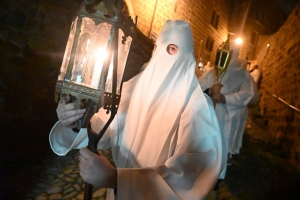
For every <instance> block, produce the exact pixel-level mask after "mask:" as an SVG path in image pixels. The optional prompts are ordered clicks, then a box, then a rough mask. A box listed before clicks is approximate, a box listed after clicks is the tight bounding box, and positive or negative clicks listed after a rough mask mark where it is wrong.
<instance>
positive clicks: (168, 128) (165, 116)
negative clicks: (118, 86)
mask: <svg viewBox="0 0 300 200" xmlns="http://www.w3.org/2000/svg"><path fill="white" fill-rule="evenodd" d="M169 44H174V45H176V46H177V47H178V52H177V53H176V54H175V55H170V54H169V53H168V52H167V50H168V49H167V48H168V45H169ZM193 50H194V47H193V38H192V32H191V29H190V26H189V24H188V23H186V22H184V21H180V20H177V21H171V20H169V21H167V22H166V24H165V26H164V28H163V29H162V31H161V33H160V35H159V37H158V38H157V41H156V49H155V50H154V52H153V56H152V58H151V60H150V61H149V64H148V66H147V67H146V68H145V70H144V71H143V72H141V73H140V74H138V75H137V76H135V77H133V78H132V79H131V80H129V81H128V82H125V83H124V85H123V91H122V97H121V102H120V105H119V109H118V112H117V115H116V116H115V118H114V120H113V122H112V123H111V124H110V126H109V128H108V130H107V131H106V133H105V134H104V136H103V138H102V139H101V140H100V142H99V145H98V147H99V149H107V148H111V151H112V155H113V160H114V163H115V165H116V167H117V182H118V185H117V191H118V192H117V195H115V196H114V194H113V191H112V190H111V189H108V193H107V199H114V198H115V199H121V200H133V199H141V200H147V199H149V200H150V199H151V200H153V199H155V200H166V199H168V200H169V199H170V200H177V199H188V200H193V199H197V200H199V199H205V197H206V196H207V195H208V193H209V192H210V191H211V190H212V189H213V187H214V185H215V183H216V181H217V180H218V177H219V175H220V172H221V169H222V168H223V166H224V164H225V162H226V160H225V159H224V158H225V156H224V153H225V154H226V152H225V151H224V150H223V149H222V136H221V133H220V128H219V124H218V119H217V117H216V115H215V112H214V109H213V106H212V103H211V100H210V98H209V97H207V96H205V95H204V94H203V92H202V90H201V88H200V86H199V84H198V81H197V78H196V76H195V73H194V71H195V67H196V62H195V58H194V54H193ZM108 117H109V116H108V115H106V114H105V111H104V110H103V109H100V110H99V112H98V113H97V114H95V115H94V116H93V118H92V119H91V126H92V129H93V130H94V131H96V132H99V131H100V130H101V128H102V127H103V125H104V123H105V122H106V121H107V119H108ZM49 139H50V144H51V147H52V149H53V151H54V152H55V153H57V154H58V155H65V154H66V153H67V152H68V151H70V150H71V149H75V148H82V147H85V146H86V145H87V141H88V139H87V134H86V130H85V129H81V130H80V132H79V133H78V134H77V133H74V132H73V131H72V130H71V129H70V128H66V127H64V126H62V124H61V122H58V123H57V124H56V125H55V126H54V127H53V129H52V131H51V133H50V136H49Z"/></svg>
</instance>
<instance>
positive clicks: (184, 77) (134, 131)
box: [118, 20, 196, 167]
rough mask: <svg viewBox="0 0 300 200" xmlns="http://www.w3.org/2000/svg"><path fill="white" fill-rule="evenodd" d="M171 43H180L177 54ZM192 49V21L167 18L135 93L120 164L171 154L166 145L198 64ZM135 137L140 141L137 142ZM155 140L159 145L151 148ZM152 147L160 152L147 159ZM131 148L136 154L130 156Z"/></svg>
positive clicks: (143, 162)
mask: <svg viewBox="0 0 300 200" xmlns="http://www.w3.org/2000/svg"><path fill="white" fill-rule="evenodd" d="M169 44H175V45H176V46H177V47H178V52H177V54H175V55H170V54H169V53H168V52H167V46H168V45H169ZM193 49H194V47H193V37H192V32H191V29H190V26H189V24H188V23H186V22H184V21H179V20H177V21H171V20H169V21H167V22H166V24H165V26H164V28H163V29H162V31H161V33H160V35H159V37H158V38H157V42H156V49H155V51H154V52H153V55H152V58H151V60H150V61H149V64H148V66H147V68H146V69H145V71H144V72H143V73H142V74H141V75H140V78H139V80H138V82H137V84H136V86H135V89H134V91H133V94H132V98H131V102H130V105H129V109H128V115H127V116H128V117H127V119H126V126H125V129H124V134H123V139H122V145H120V146H121V147H122V148H121V149H120V152H119V156H118V157H119V158H118V165H119V166H120V167H139V166H144V167H145V166H153V164H155V163H161V162H163V161H164V160H161V159H166V158H167V157H168V155H162V154H168V152H169V149H165V148H170V145H169V144H170V141H171V140H172V138H171V137H172V135H174V132H175V131H176V130H177V128H178V124H179V119H180V115H181V113H182V111H183V110H184V108H185V106H186V104H187V102H188V100H189V98H190V96H191V92H192V91H190V90H191V84H192V80H193V79H194V78H195V74H194V70H195V65H196V63H195V58H194V55H193ZM135 140H138V141H139V142H137V143H134V141H135ZM154 144H155V146H156V147H158V148H155V149H152V148H151V146H153V145H154ZM149 149H152V151H156V152H157V153H154V152H152V153H151V154H149V157H148V158H147V159H145V155H147V152H146V151H149ZM130 152H132V153H133V154H134V155H136V157H135V158H130V156H131V155H132V154H131V153H130ZM139 155H142V156H141V158H140V157H139ZM151 155H153V156H155V157H151ZM157 155H158V156H157ZM128 160H130V162H131V163H128V162H129V161H128Z"/></svg>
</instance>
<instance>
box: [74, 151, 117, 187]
mask: <svg viewBox="0 0 300 200" xmlns="http://www.w3.org/2000/svg"><path fill="white" fill-rule="evenodd" d="M79 152H80V156H79V161H80V163H79V168H80V175H81V178H82V179H83V180H84V181H85V182H87V183H89V184H92V185H93V186H94V187H101V188H116V187H117V169H116V168H115V167H114V166H113V165H111V164H110V162H109V161H108V160H107V159H106V158H105V157H104V156H103V154H102V152H101V151H99V150H98V153H99V155H97V154H95V153H93V152H91V151H90V150H89V149H87V148H82V149H80V151H79Z"/></svg>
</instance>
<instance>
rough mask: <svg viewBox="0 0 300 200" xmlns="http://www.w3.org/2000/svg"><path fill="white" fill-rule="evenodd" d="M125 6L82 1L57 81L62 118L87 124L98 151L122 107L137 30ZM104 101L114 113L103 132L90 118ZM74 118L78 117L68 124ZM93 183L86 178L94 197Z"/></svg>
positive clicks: (108, 0) (111, 0)
mask: <svg viewBox="0 0 300 200" xmlns="http://www.w3.org/2000/svg"><path fill="white" fill-rule="evenodd" d="M122 6H123V0H92V1H91V0H85V1H84V2H83V4H82V6H81V7H80V9H79V11H78V13H77V15H76V17H75V20H74V21H73V23H72V25H71V31H70V35H69V39H68V43H67V46H66V50H65V55H64V59H63V62H62V66H61V69H60V73H59V76H58V80H57V84H56V91H55V100H56V102H59V103H63V104H64V105H63V106H58V110H57V113H58V117H59V119H60V121H63V123H65V125H68V126H71V127H74V128H76V129H77V131H79V129H81V128H87V130H88V137H89V144H88V148H89V149H90V150H91V151H92V152H94V153H96V154H98V151H97V144H98V142H99V140H100V138H101V137H102V135H103V134H104V133H105V131H106V129H107V128H108V126H109V124H110V123H111V121H112V120H113V118H114V116H115V114H116V112H117V109H118V104H119V100H120V95H121V84H122V77H123V72H124V68H125V64H126V61H127V56H128V53H129V49H130V45H131V41H132V37H133V35H134V33H135V27H136V25H135V24H134V23H133V21H132V19H131V18H130V17H129V18H127V19H122V18H121V15H120V13H121V8H122ZM65 98H70V100H67V101H66V99H65ZM68 104H69V105H68ZM72 107H73V108H72ZM101 107H104V108H105V109H106V110H107V113H110V118H109V120H108V122H107V123H106V124H105V125H104V127H103V129H102V130H101V131H100V133H95V132H94V131H93V130H91V127H90V124H89V121H90V119H91V117H92V115H93V114H94V113H96V112H97V111H98V109H99V108H101ZM74 108H75V109H74ZM68 109H71V110H72V109H73V110H72V111H70V110H68ZM84 111H86V112H85V114H84V116H83V117H81V118H80V116H81V115H82V114H83V113H84ZM77 118H80V119H79V120H77ZM72 121H75V123H74V124H69V123H71V122H72ZM92 188H93V187H92V185H90V184H88V183H86V187H85V195H84V199H91V197H92Z"/></svg>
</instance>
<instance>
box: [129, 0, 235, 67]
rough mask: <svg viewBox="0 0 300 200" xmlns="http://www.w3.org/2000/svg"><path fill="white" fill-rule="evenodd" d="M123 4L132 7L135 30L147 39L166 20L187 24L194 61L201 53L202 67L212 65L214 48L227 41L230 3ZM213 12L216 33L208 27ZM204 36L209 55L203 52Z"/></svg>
mask: <svg viewBox="0 0 300 200" xmlns="http://www.w3.org/2000/svg"><path fill="white" fill-rule="evenodd" d="M156 2H157V3H156ZM126 3H127V5H128V4H130V5H132V8H133V12H134V14H135V15H138V28H139V29H140V30H141V32H142V33H143V34H144V35H145V36H147V37H149V38H152V37H153V36H154V37H155V36H157V35H158V34H159V32H160V30H161V29H162V27H163V25H164V23H165V21H166V20H168V19H172V20H176V19H181V20H185V21H187V22H189V23H190V24H191V28H192V31H193V37H194V46H195V57H196V58H197V59H198V58H199V54H200V53H201V57H202V58H203V60H204V63H206V62H207V61H210V62H214V60H215V52H216V50H217V48H218V46H219V45H220V44H222V42H223V41H225V40H226V39H227V33H228V24H229V20H230V14H231V6H232V5H231V0H230V1H225V0H221V1H220V0H210V1H199V0H158V1H156V0H126ZM214 10H215V11H216V13H217V14H218V15H219V16H220V18H219V25H218V28H217V29H215V28H214V27H212V26H211V25H210V22H211V18H212V13H213V11H214ZM208 36H210V37H211V38H212V39H213V40H214V46H213V50H212V51H207V50H206V49H205V44H206V41H207V38H208ZM201 40H202V41H203V42H202V45H200V43H201ZM200 46H201V52H200Z"/></svg>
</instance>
